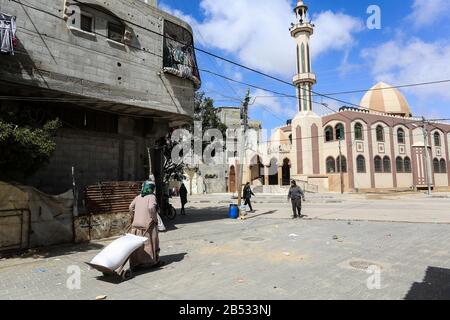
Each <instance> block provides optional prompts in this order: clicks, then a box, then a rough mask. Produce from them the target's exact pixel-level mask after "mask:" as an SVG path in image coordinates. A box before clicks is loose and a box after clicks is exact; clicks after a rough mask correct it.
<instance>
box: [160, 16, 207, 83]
mask: <svg viewBox="0 0 450 320" xmlns="http://www.w3.org/2000/svg"><path fill="white" fill-rule="evenodd" d="M163 64H164V72H168V73H171V74H173V75H176V76H178V77H182V78H186V79H189V80H191V81H193V82H194V83H195V85H196V87H200V74H199V72H198V68H197V60H196V57H195V51H194V40H193V37H192V34H191V33H190V32H189V31H188V30H186V29H185V28H183V27H181V26H179V25H176V24H175V23H172V22H170V21H167V20H165V21H164V59H163Z"/></svg>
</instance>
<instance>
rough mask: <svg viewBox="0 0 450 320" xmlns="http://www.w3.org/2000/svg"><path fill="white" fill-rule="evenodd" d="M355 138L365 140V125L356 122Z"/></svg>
mask: <svg viewBox="0 0 450 320" xmlns="http://www.w3.org/2000/svg"><path fill="white" fill-rule="evenodd" d="M355 140H364V138H363V126H362V124H361V123H359V122H358V123H357V124H355Z"/></svg>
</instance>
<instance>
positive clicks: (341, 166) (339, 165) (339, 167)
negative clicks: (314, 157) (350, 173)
mask: <svg viewBox="0 0 450 320" xmlns="http://www.w3.org/2000/svg"><path fill="white" fill-rule="evenodd" d="M336 168H337V172H341V170H342V172H343V173H346V172H347V158H345V156H342V162H341V157H337V158H336Z"/></svg>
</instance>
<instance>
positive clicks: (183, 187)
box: [180, 183, 188, 215]
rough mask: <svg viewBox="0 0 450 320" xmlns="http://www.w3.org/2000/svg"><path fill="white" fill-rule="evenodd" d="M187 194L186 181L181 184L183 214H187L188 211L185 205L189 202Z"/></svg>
mask: <svg viewBox="0 0 450 320" xmlns="http://www.w3.org/2000/svg"><path fill="white" fill-rule="evenodd" d="M187 195H188V191H187V189H186V186H185V185H184V183H182V184H181V187H180V200H181V214H182V215H185V214H186V211H185V209H184V206H185V205H186V203H187V202H188V200H187Z"/></svg>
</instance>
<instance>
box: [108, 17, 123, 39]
mask: <svg viewBox="0 0 450 320" xmlns="http://www.w3.org/2000/svg"><path fill="white" fill-rule="evenodd" d="M124 34H125V28H124V27H123V26H122V25H121V24H117V23H112V22H109V23H108V39H111V40H113V41H116V42H120V43H123V36H124Z"/></svg>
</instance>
